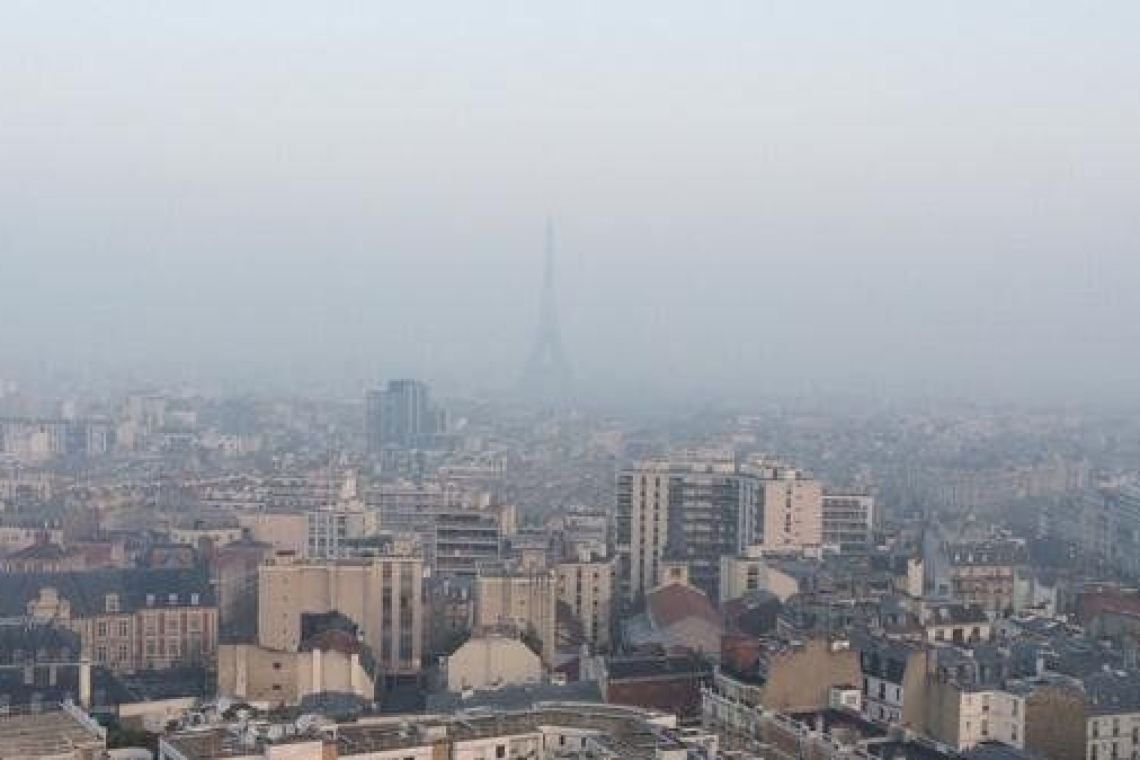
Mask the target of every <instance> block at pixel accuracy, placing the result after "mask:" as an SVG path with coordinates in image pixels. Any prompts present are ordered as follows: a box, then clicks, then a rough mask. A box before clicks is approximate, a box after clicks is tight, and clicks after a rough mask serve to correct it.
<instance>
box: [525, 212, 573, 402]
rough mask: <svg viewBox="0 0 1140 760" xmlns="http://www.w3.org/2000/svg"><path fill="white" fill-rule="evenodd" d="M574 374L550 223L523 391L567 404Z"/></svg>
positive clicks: (541, 398)
mask: <svg viewBox="0 0 1140 760" xmlns="http://www.w3.org/2000/svg"><path fill="white" fill-rule="evenodd" d="M573 381H574V374H573V372H572V370H571V369H570V362H569V361H567V359H566V352H565V350H564V349H563V347H562V329H561V328H560V327H559V325H558V304H557V303H556V299H555V291H554V225H553V223H551V221H550V220H549V219H548V220H547V221H546V266H545V269H544V270H543V274H542V299H541V301H540V302H539V308H538V332H537V334H536V335H535V340H534V348H532V349H531V353H530V359H529V360H528V361H527V365H526V369H525V371H524V372H523V377H522V383H521V386H522V387H521V390H522V391H523V393H525V394H526V395H528V396H530V397H532V398H534V399H536V400H540V401H544V402H554V401H565V400H567V399H568V397H569V395H570V390H571V385H572V384H573Z"/></svg>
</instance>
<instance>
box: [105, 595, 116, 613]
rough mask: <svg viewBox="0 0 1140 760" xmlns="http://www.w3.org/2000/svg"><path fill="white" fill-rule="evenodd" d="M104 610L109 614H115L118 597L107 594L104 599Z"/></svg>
mask: <svg viewBox="0 0 1140 760" xmlns="http://www.w3.org/2000/svg"><path fill="white" fill-rule="evenodd" d="M104 609H105V610H106V611H107V612H109V613H116V612H118V611H119V595H118V594H107V596H106V598H105V599H104Z"/></svg>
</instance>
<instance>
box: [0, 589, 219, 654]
mask: <svg viewBox="0 0 1140 760" xmlns="http://www.w3.org/2000/svg"><path fill="white" fill-rule="evenodd" d="M0 615H3V616H4V617H13V618H15V617H27V618H30V619H32V620H34V621H41V622H53V623H54V624H56V625H60V626H62V627H65V628H68V629H70V630H72V631H74V632H75V633H77V634H79V637H80V639H81V640H82V642H83V651H84V652H86V653H87V654H88V656H89V657H90V658H91V660H92V661H93V663H94V664H96V665H102V666H104V667H107V668H109V669H111V670H113V671H116V672H121V673H133V672H136V671H140V670H152V669H164V668H172V667H183V666H195V665H203V664H207V663H210V662H212V661H213V658H214V654H215V652H216V650H217V631H218V610H217V606H216V602H215V598H214V589H213V586H212V585H211V583H210V579H209V577H208V575H207V574H206V573H205V572H204V571H201V570H198V569H191V570H166V569H150V568H131V569H113V570H108V569H102V570H89V571H85V572H66V573H12V574H0Z"/></svg>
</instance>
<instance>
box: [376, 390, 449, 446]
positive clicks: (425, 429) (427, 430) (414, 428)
mask: <svg viewBox="0 0 1140 760" xmlns="http://www.w3.org/2000/svg"><path fill="white" fill-rule="evenodd" d="M439 422H440V416H439V413H438V412H437V411H436V409H435V408H434V407H433V406H432V404H431V393H430V390H429V389H428V386H427V384H426V383H423V382H420V381H419V380H391V381H389V383H388V387H387V388H386V389H384V390H374V391H369V392H368V394H367V396H366V397H365V437H366V438H367V443H368V449H369V451H373V452H379V451H382V450H383V449H385V448H387V447H396V448H414V447H417V446H421V445H423V444H424V443H426V442H427V441H428V440H429V439H430V437H431V436H433V435H435V434H436V433H439V432H442V431H441V430H440V429H439V427H440V426H439Z"/></svg>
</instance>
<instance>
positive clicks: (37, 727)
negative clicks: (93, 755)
mask: <svg viewBox="0 0 1140 760" xmlns="http://www.w3.org/2000/svg"><path fill="white" fill-rule="evenodd" d="M104 736H105V734H104V733H103V732H102V730H101V729H100V728H99V727H98V726H97V724H95V723H94V722H93V721H91V720H90V718H87V717H86V716H85V715H84V714H83V713H82V712H81V711H78V710H76V709H75V708H71V707H65V708H60V707H57V708H55V709H49V710H47V711H45V712H31V713H19V714H9V715H0V760H4V759H6V758H19V760H29V758H38V757H49V756H50V757H52V758H53V760H58V758H61V757H66V756H68V754H69V753H76V752H78V751H80V750H101V749H102V748H103V747H104V746H105V745H106V741H105V738H104Z"/></svg>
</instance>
